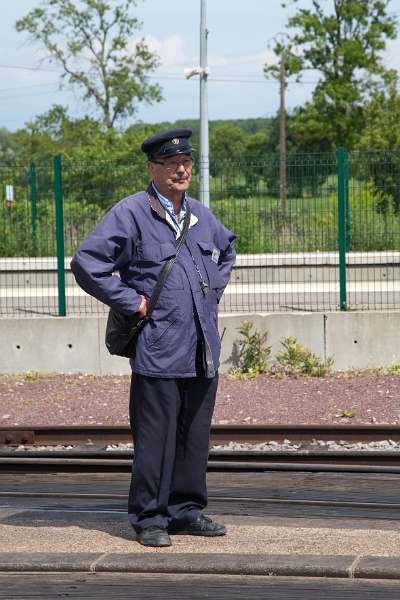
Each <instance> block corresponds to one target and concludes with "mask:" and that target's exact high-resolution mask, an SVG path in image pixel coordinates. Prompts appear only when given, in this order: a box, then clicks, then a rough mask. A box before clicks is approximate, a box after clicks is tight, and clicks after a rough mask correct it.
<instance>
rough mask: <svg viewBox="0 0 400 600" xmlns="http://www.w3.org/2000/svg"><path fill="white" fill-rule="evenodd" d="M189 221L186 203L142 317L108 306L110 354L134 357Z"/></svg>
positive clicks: (107, 339) (107, 329) (188, 210)
mask: <svg viewBox="0 0 400 600" xmlns="http://www.w3.org/2000/svg"><path fill="white" fill-rule="evenodd" d="M189 223H190V207H189V204H188V203H187V208H186V214H185V218H184V220H183V228H182V233H181V235H180V236H179V238H178V243H177V245H176V254H175V256H172V258H170V259H169V260H168V261H167V262H166V263H165V265H164V267H163V269H162V271H161V273H160V277H159V280H158V281H157V285H156V287H155V288H154V290H153V293H152V295H151V298H150V301H149V305H148V307H147V314H146V315H145V316H144V317H139V316H136V315H133V316H128V315H124V314H123V313H121V312H120V311H118V310H116V309H115V308H110V312H109V313H108V319H107V326H106V336H105V342H106V346H107V349H108V351H109V352H110V354H115V355H117V356H125V357H127V358H134V356H135V353H136V343H137V339H138V337H139V334H140V332H141V331H142V329H143V327H144V326H145V325H146V323H147V322H148V320H149V319H150V317H151V314H152V312H153V309H154V307H155V305H156V302H157V300H158V297H159V295H160V292H161V290H162V287H163V285H164V284H165V282H166V280H167V277H168V275H169V274H170V272H171V269H172V267H173V264H174V262H175V261H176V259H177V257H178V254H179V251H180V249H181V248H182V246H183V244H184V241H185V239H186V234H187V231H188V229H189Z"/></svg>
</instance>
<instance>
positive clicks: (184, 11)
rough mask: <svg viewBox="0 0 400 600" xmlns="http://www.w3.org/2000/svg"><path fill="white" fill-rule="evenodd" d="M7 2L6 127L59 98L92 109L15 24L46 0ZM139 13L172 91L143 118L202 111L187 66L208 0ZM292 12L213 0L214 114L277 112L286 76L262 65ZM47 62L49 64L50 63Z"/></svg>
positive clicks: (301, 90) (3, 40) (395, 46)
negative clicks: (278, 77) (274, 76)
mask: <svg viewBox="0 0 400 600" xmlns="http://www.w3.org/2000/svg"><path fill="white" fill-rule="evenodd" d="M1 3H2V4H3V6H4V5H7V11H4V10H3V11H2V19H1V22H0V56H1V58H0V78H1V80H0V127H1V126H3V127H7V128H8V129H10V130H15V129H17V128H18V127H22V126H23V125H24V123H25V122H27V121H29V120H30V119H32V118H34V117H35V116H36V115H38V114H41V113H43V112H45V111H46V110H48V109H49V108H50V107H51V105H52V104H55V103H58V104H64V105H66V106H68V107H69V110H70V112H71V114H73V115H80V114H84V113H86V112H88V110H87V109H88V107H87V106H86V105H85V103H83V101H82V100H81V99H80V97H79V94H78V93H76V92H75V93H74V92H73V91H71V90H68V89H65V90H60V89H59V85H58V82H59V71H58V70H57V69H55V68H54V67H50V68H49V67H48V66H47V68H48V69H49V70H48V71H46V70H35V67H37V66H38V65H39V64H40V58H41V56H42V54H41V52H40V50H39V47H38V46H36V45H33V44H31V43H29V42H28V40H27V37H26V35H25V34H21V33H17V32H16V31H15V27H14V24H15V21H16V20H17V19H18V18H21V17H22V16H24V15H25V14H27V12H28V11H29V10H31V9H32V8H33V7H35V6H38V5H39V4H40V0H17V1H16V2H13V3H12V2H10V1H9V0H1ZM306 3H307V0H304V1H302V0H300V2H299V5H300V6H304V5H305V4H306ZM328 4H330V1H329V2H328ZM292 10H293V9H292ZM390 12H393V13H396V14H397V15H398V18H399V19H400V0H392V2H391V4H390ZM136 14H137V16H138V17H139V19H140V20H141V21H142V22H143V27H142V30H141V34H142V35H143V36H144V37H145V38H146V39H147V41H148V43H149V45H150V47H151V48H152V49H154V50H156V51H157V52H158V54H159V55H160V58H161V61H162V65H161V66H160V67H159V68H158V69H157V71H156V72H155V73H154V74H153V78H154V80H155V81H158V82H159V83H160V85H161V86H162V88H163V95H164V101H163V102H161V103H159V104H156V105H153V106H146V105H143V106H142V107H141V108H140V109H139V112H138V115H137V119H140V120H142V121H145V122H152V123H155V122H159V121H164V120H168V121H174V120H176V119H185V118H196V117H198V113H199V84H198V79H196V78H193V79H191V80H186V79H185V78H184V76H183V69H184V68H185V67H192V66H196V65H198V62H199V18H200V0H186V2H182V0H144V1H142V0H139V2H138V6H137V9H136ZM287 16H288V12H287V9H285V10H284V9H282V7H281V2H280V0H207V26H208V29H209V31H210V34H209V48H208V50H209V61H208V62H209V67H210V70H211V74H210V81H209V117H210V119H228V118H246V117H265V116H270V115H273V114H275V113H276V111H277V109H278V105H279V90H278V84H277V83H276V82H274V81H267V80H266V79H265V78H264V77H263V74H262V67H263V64H264V62H265V59H266V58H267V56H271V51H269V50H268V48H267V46H268V42H269V41H271V40H272V38H273V37H274V36H275V35H276V34H277V33H278V32H282V31H284V28H285V23H286V21H287ZM384 61H385V63H386V64H387V65H390V66H391V67H393V68H400V42H399V40H396V41H394V42H391V43H390V44H389V46H388V49H387V51H386V53H385V56H384ZM41 66H42V68H44V67H46V65H45V64H43V63H42V65H41ZM17 67H24V68H17ZM25 67H31V68H32V70H28V69H26V68H25ZM315 80H316V75H313V74H312V73H310V74H307V75H306V76H305V77H304V84H303V85H297V84H294V83H293V84H291V85H290V86H289V88H288V92H287V105H288V107H289V108H290V107H293V106H297V105H300V104H302V103H303V102H304V101H305V100H306V99H307V98H309V97H310V95H311V93H312V89H313V82H315Z"/></svg>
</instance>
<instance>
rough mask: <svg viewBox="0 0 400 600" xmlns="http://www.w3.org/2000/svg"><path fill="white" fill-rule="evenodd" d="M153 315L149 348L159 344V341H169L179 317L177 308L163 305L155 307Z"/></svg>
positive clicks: (148, 339)
mask: <svg viewBox="0 0 400 600" xmlns="http://www.w3.org/2000/svg"><path fill="white" fill-rule="evenodd" d="M153 315H154V317H153V316H151V317H150V323H149V329H150V333H149V335H148V338H147V346H148V348H151V347H152V346H155V345H158V343H159V342H163V343H164V341H165V342H166V343H167V338H168V339H169V337H170V334H171V333H172V330H173V328H174V327H175V325H176V322H177V321H178V317H179V313H178V310H177V309H175V308H173V309H171V310H169V309H167V308H164V307H163V306H161V307H159V308H158V310H156V309H155V310H154V313H153Z"/></svg>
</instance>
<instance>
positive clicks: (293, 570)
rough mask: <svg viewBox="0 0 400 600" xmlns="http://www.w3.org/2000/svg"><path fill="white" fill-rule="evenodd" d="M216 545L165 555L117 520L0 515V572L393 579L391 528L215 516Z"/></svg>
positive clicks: (399, 554)
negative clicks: (222, 528) (221, 528)
mask: <svg viewBox="0 0 400 600" xmlns="http://www.w3.org/2000/svg"><path fill="white" fill-rule="evenodd" d="M215 519H216V520H222V521H224V522H225V523H226V524H227V535H226V536H223V537H218V538H206V537H197V536H196V537H195V536H179V535H174V536H172V540H173V545H172V546H171V547H168V548H147V547H144V546H141V545H140V544H138V543H137V542H136V540H135V533H134V531H133V529H132V528H131V527H130V525H129V523H128V522H127V519H126V515H124V514H115V513H114V514H100V513H95V514H93V513H92V514H91V513H87V514H82V512H76V513H75V512H63V510H62V507H59V510H57V511H47V510H45V511H40V510H34V509H33V510H15V509H14V510H10V509H4V510H0V541H1V542H0V543H1V546H0V547H1V552H0V571H8V572H11V571H14V572H15V571H33V572H35V571H41V572H43V571H49V572H52V571H58V572H64V571H65V572H69V571H82V572H127V573H130V572H132V573H146V572H153V573H188V574H189V573H200V574H232V575H233V574H248V575H276V576H293V577H296V576H303V577H342V578H353V577H354V578H372V579H400V526H399V523H398V522H396V521H390V522H382V526H381V528H380V527H379V521H376V522H374V525H373V527H369V526H368V525H369V524H368V521H367V520H365V521H364V522H362V521H361V520H358V521H354V522H351V521H343V522H342V523H341V526H340V527H338V525H337V523H335V522H334V521H332V520H328V519H327V520H326V521H325V522H324V521H323V520H322V519H318V520H317V521H314V522H313V521H312V520H311V519H303V520H302V519H300V518H297V519H295V520H293V522H290V519H289V520H288V522H286V523H285V521H284V520H282V519H279V520H278V521H277V522H276V523H274V522H273V520H271V519H270V518H269V519H267V520H265V519H264V520H263V519H261V518H257V519H255V518H254V517H253V518H248V519H247V518H246V517H242V518H241V519H238V517H232V516H231V517H227V516H218V515H217V516H215Z"/></svg>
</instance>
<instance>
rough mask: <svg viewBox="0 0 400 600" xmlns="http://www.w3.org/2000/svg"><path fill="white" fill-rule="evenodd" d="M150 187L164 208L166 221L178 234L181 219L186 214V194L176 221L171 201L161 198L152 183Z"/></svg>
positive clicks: (180, 228)
mask: <svg viewBox="0 0 400 600" xmlns="http://www.w3.org/2000/svg"><path fill="white" fill-rule="evenodd" d="M151 185H152V186H153V189H154V191H155V193H156V194H157V198H158V199H159V201H160V202H161V204H162V206H163V208H165V212H166V215H165V216H166V219H167V221H168V222H169V223H170V225H172V227H173V228H174V229H175V231H176V232H177V233H178V232H179V231H181V230H182V227H183V219H184V218H185V214H186V192H185V194H184V196H183V202H182V206H181V211H180V213H179V217H178V219H177V218H176V214H175V210H174V205H173V204H172V202H171V200H168V198H166V197H165V196H163V195H162V194H161V192H159V191H158V189H157V188H156V186H155V185H154V182H152V184H151Z"/></svg>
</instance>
